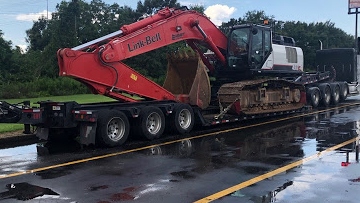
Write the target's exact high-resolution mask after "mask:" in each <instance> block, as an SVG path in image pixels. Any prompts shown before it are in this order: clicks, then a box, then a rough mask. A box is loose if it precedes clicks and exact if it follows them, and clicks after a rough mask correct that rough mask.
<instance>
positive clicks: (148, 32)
mask: <svg viewBox="0 0 360 203" xmlns="http://www.w3.org/2000/svg"><path fill="white" fill-rule="evenodd" d="M180 41H185V42H186V43H187V45H188V46H189V47H190V48H191V51H189V50H188V51H178V52H176V53H168V71H167V76H166V79H165V82H164V84H163V86H161V85H158V84H156V83H155V82H153V81H151V80H149V79H147V78H146V77H145V76H143V75H141V74H139V73H138V72H136V71H135V70H133V69H132V68H131V67H129V66H127V65H126V64H125V63H124V60H125V59H129V58H131V57H134V56H138V55H140V54H143V53H146V52H149V51H152V50H155V49H158V48H161V47H164V46H167V45H170V44H174V43H176V42H180ZM184 50H185V49H184ZM202 50H207V51H206V52H204V51H202ZM339 51H340V52H344V51H345V52H346V53H347V54H350V55H352V56H355V52H354V50H353V49H346V50H345V49H344V50H339ZM334 53H335V55H336V54H337V52H336V51H332V52H331V53H330V54H333V55H334ZM319 54H320V55H321V54H322V56H325V57H322V58H323V59H325V60H323V61H326V56H327V54H328V52H326V50H324V51H322V52H319ZM57 57H58V64H59V75H60V76H67V77H72V78H74V79H75V80H78V81H80V82H82V83H83V84H85V85H86V86H87V87H89V88H90V89H91V91H92V92H93V93H94V94H102V95H105V96H108V97H111V98H114V99H116V100H117V101H116V102H107V103H93V104H78V103H76V102H53V101H44V102H39V104H40V107H37V108H30V107H29V106H28V105H24V106H22V107H17V106H15V105H11V104H8V103H6V102H1V103H0V106H1V109H2V113H0V117H1V118H2V119H1V122H19V123H24V124H27V125H33V126H36V127H37V130H36V134H37V136H38V137H40V138H42V139H49V137H51V136H53V135H54V134H59V133H67V134H74V136H80V142H81V143H82V144H95V143H98V144H101V145H106V146H117V145H121V144H123V143H124V142H125V141H126V140H127V138H128V136H129V135H131V136H133V135H135V134H136V135H137V134H138V135H141V136H143V137H145V138H146V139H149V140H152V139H155V138H159V137H160V136H161V135H162V134H163V132H164V130H165V128H168V129H171V130H173V131H176V133H180V134H183V133H188V132H190V131H191V130H192V128H193V126H194V125H203V126H204V125H205V126H206V125H215V124H220V123H227V122H233V121H240V120H246V119H254V118H263V117H269V116H276V115H283V114H288V113H295V112H301V111H303V110H304V109H305V108H307V107H309V106H312V107H317V106H318V105H323V106H328V105H331V104H334V105H336V104H338V103H339V102H340V101H342V100H345V99H346V97H347V96H348V95H349V94H357V93H358V91H357V82H356V81H355V80H354V79H353V78H351V79H349V80H347V79H346V78H342V79H343V80H342V81H336V79H337V75H339V72H341V71H342V73H343V74H345V72H346V74H348V75H356V74H355V72H354V69H355V67H352V68H351V67H350V68H349V69H348V68H343V67H337V66H332V65H329V64H325V63H323V64H321V65H319V66H321V67H319V69H323V70H322V71H316V72H313V73H305V72H304V71H303V68H304V67H303V52H302V50H301V49H300V48H299V47H296V46H295V42H294V40H293V39H292V38H290V37H286V36H279V35H276V36H275V35H273V33H272V31H271V28H270V27H268V26H264V25H254V24H245V25H237V26H233V27H231V28H230V32H229V34H228V35H225V34H223V33H222V32H221V30H220V29H218V28H217V27H216V26H215V25H214V24H213V23H212V22H211V21H210V20H209V19H208V18H207V17H206V16H204V15H202V14H200V13H198V12H196V11H193V10H188V9H187V8H186V7H183V8H179V9H176V8H164V9H162V10H160V11H158V12H157V13H156V14H154V15H152V16H150V17H147V18H145V19H142V20H139V21H137V22H135V23H132V24H130V25H124V26H122V27H121V28H120V30H119V31H116V32H114V33H111V34H109V35H106V36H104V37H101V38H99V39H95V40H93V41H90V42H88V43H85V44H82V45H79V46H77V47H74V48H64V49H60V50H59V51H58V52H57ZM346 63H350V66H353V65H354V63H353V61H351V62H346ZM336 73H337V74H336ZM209 77H211V78H212V79H211V80H210V79H209ZM10 118H11V119H10Z"/></svg>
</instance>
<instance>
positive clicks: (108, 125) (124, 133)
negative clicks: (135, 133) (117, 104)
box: [96, 110, 130, 147]
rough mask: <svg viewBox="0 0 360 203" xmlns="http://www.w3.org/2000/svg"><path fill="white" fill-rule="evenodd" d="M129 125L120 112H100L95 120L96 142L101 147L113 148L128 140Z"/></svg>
mask: <svg viewBox="0 0 360 203" xmlns="http://www.w3.org/2000/svg"><path fill="white" fill-rule="evenodd" d="M129 132H130V124H129V120H128V118H127V117H126V115H125V114H124V113H122V112H120V111H114V110H113V111H110V110H102V111H100V112H99V117H98V120H97V130H96V138H97V139H96V140H97V141H98V144H100V145H101V146H107V147H115V146H119V145H122V144H124V142H125V141H126V140H127V139H128V137H129Z"/></svg>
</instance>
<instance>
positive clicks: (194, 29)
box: [57, 8, 227, 102]
mask: <svg viewBox="0 0 360 203" xmlns="http://www.w3.org/2000/svg"><path fill="white" fill-rule="evenodd" d="M200 26H201V27H200ZM199 30H200V32H199ZM120 33H121V34H120V35H119V36H116V37H114V38H110V39H104V40H106V41H108V42H107V43H106V44H104V45H101V46H99V44H100V43H95V44H91V45H90V46H88V47H84V48H82V49H80V50H74V49H70V48H65V49H61V50H59V51H58V53H57V56H58V64H59V75H60V76H70V77H73V78H75V79H76V80H78V81H80V82H82V83H84V84H86V85H87V86H88V87H89V88H90V89H91V90H92V92H93V93H94V94H102V95H106V96H109V97H112V98H115V99H117V100H120V101H128V102H134V101H137V100H134V99H133V97H129V96H128V94H130V95H133V94H135V95H138V96H140V97H142V98H144V99H150V100H181V98H179V97H178V96H177V95H174V94H172V93H170V92H169V91H167V90H166V89H165V88H163V87H161V86H160V85H158V84H156V83H155V82H153V81H151V80H149V79H147V78H145V77H144V76H142V75H141V74H139V73H137V72H136V71H135V70H133V69H132V68H130V67H128V66H127V65H126V64H124V63H123V62H122V60H124V59H128V58H131V57H134V56H137V55H140V54H143V53H145V52H148V51H151V50H154V49H157V48H160V47H164V46H166V45H169V44H173V43H175V42H179V41H184V40H187V42H188V43H189V44H190V45H191V46H192V47H194V48H195V49H196V46H195V44H194V43H193V41H196V42H197V43H201V44H204V45H206V46H207V47H208V48H209V49H210V50H212V51H213V52H214V53H215V54H216V55H217V57H218V58H220V59H221V60H222V61H223V62H224V63H225V58H224V56H223V54H222V53H221V51H224V50H226V43H227V38H226V36H225V35H224V34H223V33H222V32H221V31H220V30H219V29H218V28H216V26H215V25H214V24H213V23H212V22H211V21H210V20H209V19H207V18H206V17H205V16H203V15H201V14H199V13H197V12H195V11H191V10H180V9H179V10H176V9H170V8H165V9H163V10H161V11H159V12H158V13H157V14H155V15H153V16H151V17H148V18H145V19H143V20H141V21H138V22H135V23H133V24H130V25H124V26H123V27H121V32H120ZM205 33H208V34H210V35H211V36H208V35H207V34H205ZM102 42H103V41H102ZM102 44H103V43H102ZM87 49H89V50H90V51H89V50H87ZM200 56H201V58H202V59H203V62H204V63H205V64H206V65H207V67H210V68H209V69H210V70H211V69H213V68H211V67H212V65H211V64H210V63H209V62H208V60H206V59H205V56H204V55H203V54H202V53H200ZM124 93H127V94H124Z"/></svg>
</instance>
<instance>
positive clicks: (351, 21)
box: [0, 0, 355, 47]
mask: <svg viewBox="0 0 360 203" xmlns="http://www.w3.org/2000/svg"><path fill="white" fill-rule="evenodd" d="M67 1H70V0H67ZM86 1H87V2H90V0H86ZM60 2H61V0H0V5H1V6H0V30H2V32H3V34H4V38H5V40H11V41H12V43H13V44H14V45H17V46H21V47H26V46H27V43H26V41H25V37H26V33H25V31H26V30H27V29H30V28H31V27H32V24H33V20H37V19H38V18H39V16H41V15H43V16H49V17H50V16H51V12H54V11H55V10H56V5H57V4H58V3H60ZM103 2H105V3H107V4H113V3H118V4H119V5H120V6H122V5H127V6H130V7H132V8H133V9H136V2H138V1H137V0H118V1H116V0H103ZM178 2H179V3H180V4H181V5H187V6H189V5H202V6H204V7H205V9H206V11H205V14H206V15H207V16H209V17H210V19H211V20H212V21H213V22H214V23H215V24H217V25H219V24H221V22H227V21H228V20H229V19H230V18H235V19H237V18H239V17H243V16H244V14H245V13H246V12H247V11H253V10H262V11H265V14H266V15H269V16H271V15H272V16H275V19H277V20H282V21H301V22H307V23H311V22H325V21H328V20H330V21H331V22H333V23H335V26H336V27H338V28H340V29H342V30H344V31H345V32H347V33H348V34H352V35H355V15H348V0H273V1H269V0H226V1H224V0H223V1H220V0H185V1H179V0H178ZM120 26H121V25H119V27H120ZM114 31H115V30H114Z"/></svg>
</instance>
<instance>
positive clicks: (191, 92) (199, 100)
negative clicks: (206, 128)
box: [163, 51, 211, 109]
mask: <svg viewBox="0 0 360 203" xmlns="http://www.w3.org/2000/svg"><path fill="white" fill-rule="evenodd" d="M163 87H164V88H165V89H167V90H168V91H170V92H171V93H173V94H174V95H176V97H177V98H178V100H180V101H182V102H185V103H189V104H190V105H196V106H198V107H200V108H202V109H204V108H206V107H208V106H209V103H210V99H211V89H210V88H211V87H210V80H209V76H208V74H207V69H206V66H205V64H204V63H203V62H202V60H201V58H200V57H199V55H198V54H197V53H196V52H193V51H187V52H179V53H177V54H172V55H169V56H168V67H167V75H166V78H165V82H164V85H163Z"/></svg>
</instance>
